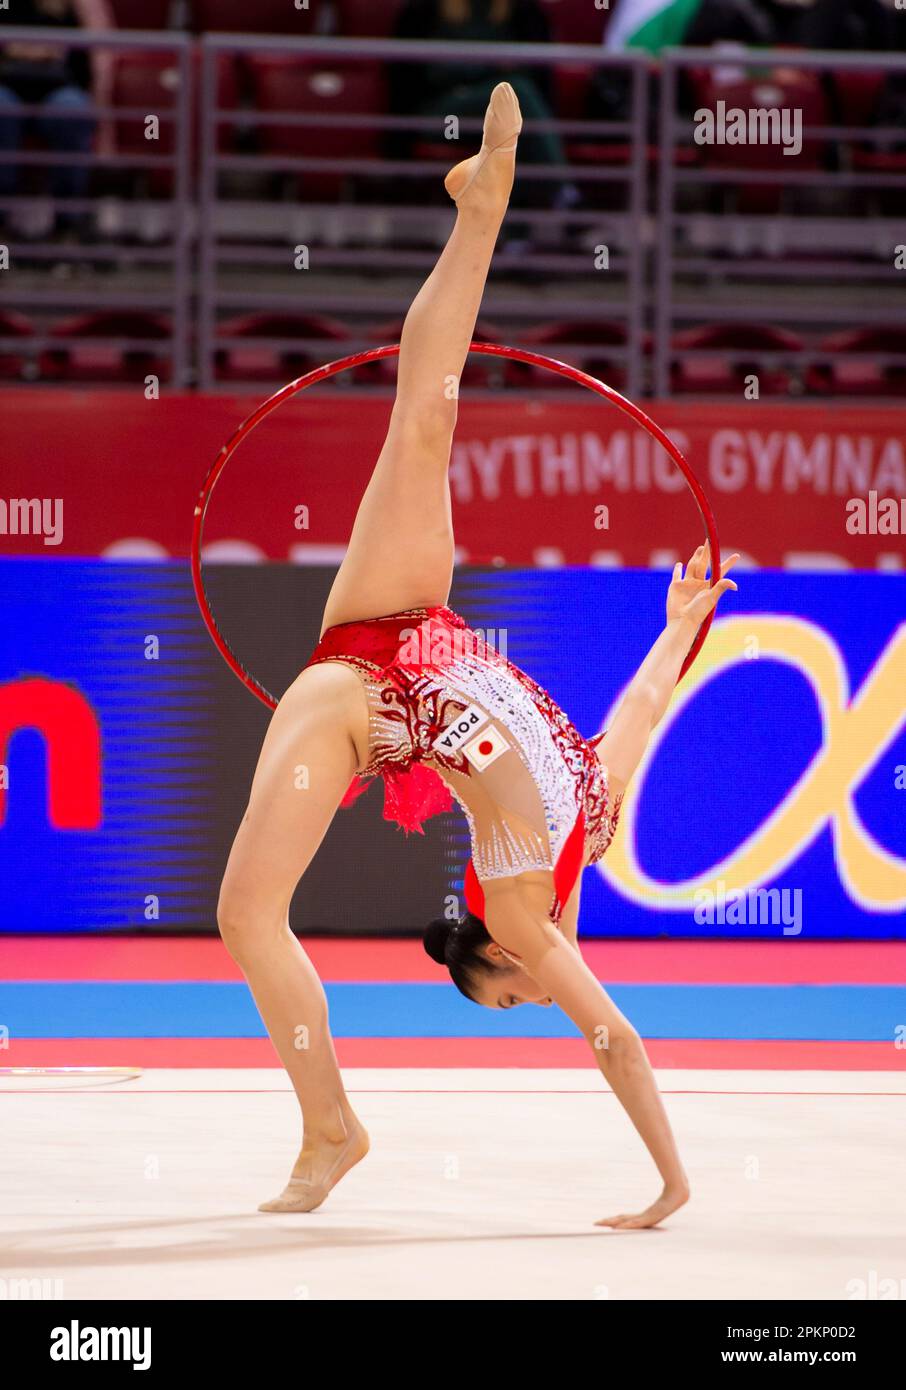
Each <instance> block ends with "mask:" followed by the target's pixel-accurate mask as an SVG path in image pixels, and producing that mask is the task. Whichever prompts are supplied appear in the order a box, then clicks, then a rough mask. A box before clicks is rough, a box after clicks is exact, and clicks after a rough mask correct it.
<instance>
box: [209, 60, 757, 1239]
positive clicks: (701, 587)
mask: <svg viewBox="0 0 906 1390" xmlns="http://www.w3.org/2000/svg"><path fill="white" fill-rule="evenodd" d="M521 126H522V118H521V114H520V111H519V104H518V101H517V99H516V94H515V92H514V91H513V89H512V87H511V86H509V84H507V83H501V84H500V85H499V86H497V87H496V88H495V90H494V92H493V94H492V96H491V100H490V104H489V106H488V111H487V115H486V117H485V125H484V139H483V144H482V147H481V150H480V152H479V153H478V154H477V155H474V156H473V157H472V158H470V159H466V160H464V161H463V162H462V163H460V164H458V165H457V166H456V167H455V168H454V169H453V170H452V171H451V172H450V173H449V174H448V175H447V178H446V189H447V191H448V193H449V194H450V196H451V197H452V199H453V201H454V202H455V204H456V207H457V217H456V222H455V225H454V228H453V231H452V234H451V236H450V239H449V241H448V242H447V245H446V247H445V248H444V251H443V253H442V254H441V256H440V259H439V261H438V263H437V265H436V266H435V268H434V270H433V271H432V273H431V275H430V276H429V278H428V280H427V281H426V283H425V284H424V285H423V287H422V289H421V290H420V292H419V294H418V295H417V297H416V299H415V300H414V302H413V304H412V306H411V308H410V310H409V314H408V316H407V318H406V322H405V326H404V329H403V334H402V341H401V345H400V352H399V371H398V382H397V393H396V400H395V403H394V406H393V411H392V414H391V417H390V423H389V430H388V434H387V438H386V441H385V443H384V446H383V449H382V451H381V454H380V456H379V458H378V460H377V463H376V465H375V468H374V472H373V474H372V477H371V480H370V482H369V484H368V487H367V488H366V490H365V493H364V496H363V498H362V501H361V504H360V506H359V509H358V513H357V516H356V519H355V524H354V526H353V529H352V535H351V538H350V542H349V547H348V550H347V552H346V555H345V558H344V560H343V563H342V565H341V566H340V569H339V572H338V573H337V576H336V579H335V581H334V584H333V587H332V589H331V591H330V595H329V597H328V600H327V605H326V608H325V612H324V621H323V626H322V629H321V636H320V641H319V643H318V646H317V647H316V649H315V651H314V653H313V655H312V657H311V658H310V660H309V662H308V663H307V665H306V666H305V668H304V669H303V671H302V672H301V674H300V675H299V676H298V677H297V679H296V680H295V681H294V682H293V684H292V685H291V686H290V687H289V689H288V690H287V692H286V694H285V695H284V696H283V699H282V700H281V701H280V703H279V705H278V707H277V709H276V711H275V712H274V715H273V718H272V720H271V723H270V725H269V727H268V731H267V734H266V736H265V739H264V744H263V747H262V750H261V755H260V759H259V762H258V766H257V768H256V771H255V775H254V778H253V781H252V787H251V792H250V796H249V803H248V807H247V809H246V812H245V815H244V817H243V819H242V823H241V824H240V826H239V829H238V831H237V834H236V838H235V840H234V843H233V847H232V850H231V852H230V856H229V860H228V863H227V867H226V870H225V873H224V878H223V883H222V886H221V892H220V901H219V905H218V923H219V926H220V931H221V935H222V937H223V940H224V942H225V944H226V946H227V948H228V950H229V951H230V953H231V955H232V956H233V958H234V959H235V960H236V962H237V963H238V965H239V966H240V968H241V970H242V972H243V974H244V975H245V977H246V979H247V981H248V984H249V987H250V989H251V991H252V994H253V996H254V998H255V1002H256V1004H257V1006H258V1009H259V1010H260V1013H261V1016H262V1018H263V1020H264V1023H265V1025H266V1027H267V1030H268V1033H269V1034H270V1037H271V1039H272V1041H273V1043H274V1046H275V1048H276V1050H277V1052H278V1054H279V1056H280V1059H281V1061H282V1063H283V1065H284V1066H285V1068H286V1070H287V1072H288V1074H289V1077H290V1080H291V1082H292V1084H293V1088H294V1090H295V1092H296V1096H297V1097H298V1100H299V1104H300V1107H301V1110H302V1122H303V1133H302V1144H301V1149H300V1152H299V1155H298V1157H297V1159H296V1162H295V1165H294V1167H293V1170H292V1173H291V1176H290V1178H289V1180H288V1182H287V1185H286V1187H285V1189H284V1191H283V1192H282V1194H281V1195H280V1196H279V1197H277V1198H275V1199H274V1200H272V1201H269V1202H265V1203H263V1204H262V1206H261V1207H260V1210H262V1211H268V1212H309V1211H314V1210H315V1208H316V1207H318V1206H320V1204H321V1203H322V1202H323V1201H324V1199H325V1198H326V1197H327V1195H328V1193H329V1192H330V1191H331V1189H332V1188H333V1187H334V1186H335V1185H336V1184H337V1183H338V1182H339V1181H340V1179H341V1178H342V1177H343V1175H344V1174H345V1173H347V1172H348V1171H349V1170H350V1169H351V1168H352V1167H353V1166H354V1165H355V1164H356V1163H358V1162H359V1161H360V1160H361V1159H362V1158H364V1156H365V1154H366V1153H367V1152H368V1147H369V1140H368V1135H367V1133H366V1131H365V1128H364V1126H363V1125H362V1123H361V1121H360V1120H359V1119H358V1117H357V1116H356V1114H355V1112H354V1111H353V1109H352V1106H351V1104H350V1102H349V1099H348V1097H347V1095H346V1092H345V1090H344V1086H343V1081H342V1078H341V1076H340V1071H339V1068H338V1066H337V1059H336V1055H335V1052H334V1046H333V1041H332V1039H331V1035H330V1030H329V1025H328V1012H327V1000H326V997H325V994H324V989H323V986H322V985H321V982H320V980H319V979H318V976H317V974H316V972H315V970H314V968H313V966H312V964H311V961H310V960H309V957H308V956H307V954H306V952H305V950H304V949H303V947H302V944H301V943H300V941H299V940H298V938H297V937H296V936H295V935H294V934H293V932H292V931H291V930H290V926H289V907H290V902H291V900H292V896H293V892H294V890H295V888H296V885H297V883H298V881H299V879H300V878H301V876H302V874H304V872H305V870H306V868H307V867H308V865H309V863H310V862H311V860H312V858H313V856H314V854H315V852H316V851H317V849H318V846H319V845H320V843H321V840H322V839H323V837H324V834H325V832H326V830H327V828H328V826H329V825H330V823H331V821H332V820H333V817H334V815H335V814H336V812H337V810H338V808H339V807H340V806H341V805H343V804H347V803H348V801H349V799H350V797H352V796H354V795H355V793H356V790H357V789H360V788H361V787H362V786H363V785H367V784H368V782H369V780H370V779H371V778H373V777H376V776H380V777H381V778H382V779H383V782H384V795H385V815H388V816H389V817H390V818H392V819H394V820H396V821H397V822H398V823H399V824H400V825H402V826H403V827H404V828H405V829H407V830H413V829H420V827H421V824H422V822H423V821H424V820H425V819H427V818H428V817H429V816H432V815H434V814H435V813H437V812H439V811H442V810H445V809H447V808H448V807H449V806H450V805H451V804H452V803H451V796H452V797H455V799H456V800H457V801H458V803H459V805H460V806H461V808H462V810H463V812H464V814H465V817H466V820H467V822H468V826H469V832H470V837H471V846H472V857H471V860H470V863H469V866H468V870H467V873H466V879H465V884H464V899H465V909H466V910H465V911H464V912H463V913H462V914H461V915H460V916H459V917H457V918H456V919H454V920H452V921H443V920H439V921H436V922H434V923H432V924H431V925H430V926H429V928H428V929H427V932H426V934H425V946H426V949H427V951H428V953H429V955H431V956H432V958H433V959H434V960H436V961H437V962H438V963H441V964H443V965H445V966H446V967H447V968H448V969H449V971H450V974H451V976H452V978H453V981H454V983H455V984H456V985H457V987H458V988H459V989H460V990H461V991H462V992H463V993H464V994H466V995H467V996H468V997H469V998H470V999H472V1000H474V1001H475V1002H476V1003H478V1004H482V1005H485V1006H487V1007H489V1008H493V1009H509V1008H513V1007H515V1006H516V1005H519V1004H528V1003H532V1004H550V1003H552V1002H553V1003H556V1004H558V1005H559V1006H560V1008H561V1009H562V1010H563V1011H564V1012H565V1013H566V1014H567V1015H568V1016H569V1017H570V1018H571V1019H572V1020H573V1022H574V1023H575V1024H576V1026H577V1028H578V1029H579V1030H580V1032H581V1033H582V1035H583V1037H584V1038H585V1039H586V1041H587V1042H588V1044H589V1046H590V1047H591V1049H592V1054H593V1057H594V1060H595V1063H596V1065H597V1066H598V1068H599V1069H600V1071H601V1073H602V1075H603V1076H604V1078H605V1080H606V1081H607V1082H608V1084H609V1085H610V1086H611V1088H612V1089H613V1091H614V1092H615V1094H616V1095H617V1097H618V1099H619V1100H620V1102H621V1104H622V1105H623V1107H624V1109H625V1110H626V1112H627V1114H628V1115H629V1118H630V1119H631V1121H632V1123H633V1124H634V1125H635V1127H636V1129H637V1131H638V1133H639V1135H640V1136H641V1138H642V1140H643V1142H644V1143H645V1145H646V1147H647V1149H648V1151H649V1153H650V1155H651V1158H652V1160H653V1162H654V1164H655V1166H656V1168H657V1170H658V1173H659V1175H660V1179H661V1182H662V1188H661V1191H660V1193H659V1195H658V1196H657V1197H656V1199H655V1200H654V1201H653V1202H652V1204H651V1205H650V1206H648V1207H647V1208H646V1210H644V1211H642V1212H639V1213H637V1214H634V1215H627V1214H621V1215H616V1216H610V1217H606V1218H604V1219H602V1220H600V1221H598V1222H597V1223H596V1224H597V1225H600V1226H611V1227H620V1228H637V1227H647V1226H654V1225H656V1224H657V1223H658V1222H660V1221H663V1220H664V1218H665V1217H667V1216H669V1215H670V1214H671V1213H672V1212H674V1211H676V1210H677V1208H679V1207H681V1206H682V1205H683V1204H684V1203H685V1202H686V1201H688V1198H689V1184H688V1180H687V1177H686V1174H685V1171H684V1169H683V1165H682V1162H681V1160H680V1156H679V1153H678V1151H677V1146H676V1143H675V1140H674V1137H673V1133H672V1131H671V1128H670V1123H669V1121H668V1118H667V1115H666V1112H665V1110H664V1106H663V1103H662V1101H661V1097H660V1095H659V1092H658V1089H657V1084H656V1082H655V1079H654V1074H653V1072H652V1070H651V1067H650V1065H649V1062H648V1058H647V1056H646V1053H645V1049H644V1046H643V1044H642V1041H641V1039H640V1037H639V1035H638V1033H637V1032H636V1031H635V1029H634V1028H633V1027H632V1025H631V1023H630V1022H629V1021H628V1020H627V1019H626V1018H625V1017H624V1016H623V1015H622V1014H621V1013H620V1011H619V1009H617V1008H616V1006H615V1005H614V1003H613V1002H612V1001H611V999H610V998H609V997H608V995H607V993H606V992H605V990H604V989H603V988H602V987H601V985H600V984H599V983H598V981H597V980H596V979H595V977H594V975H593V974H592V972H591V971H590V970H589V968H588V967H587V965H586V964H585V963H584V961H583V959H582V956H581V954H580V952H579V948H578V944H577V924H578V913H579V892H580V883H581V874H582V870H583V869H584V868H585V866H586V865H587V864H589V863H592V862H595V861H596V860H598V859H600V857H601V855H602V854H603V853H604V852H605V850H606V849H607V846H608V844H609V843H610V840H611V838H612V836H613V833H614V830H615V827H616V823H617V818H618V815H619V809H620V803H621V800H622V797H623V793H624V791H625V788H626V786H627V784H628V782H629V780H630V778H631V777H632V774H633V772H634V770H635V769H636V767H637V766H638V764H639V762H640V760H641V758H642V755H643V753H644V750H645V747H646V743H647V741H648V738H649V735H650V733H651V730H652V729H653V728H654V726H655V725H656V724H657V722H658V720H659V719H660V718H661V716H662V715H663V713H664V711H665V709H666V706H667V704H668V701H669V699H670V695H671V692H672V690H673V688H674V686H675V684H676V681H677V679H678V676H679V673H680V670H681V668H682V665H683V661H684V659H685V657H686V655H687V653H688V652H689V650H690V648H691V646H692V644H693V641H694V639H695V636H696V633H697V631H698V629H699V627H700V625H701V623H702V622H703V621H704V620H705V618H706V617H707V616H708V614H709V613H710V612H711V611H712V609H713V608H714V606H715V605H716V603H717V601H718V599H719V598H720V597H721V595H722V594H723V593H724V592H726V590H727V589H735V588H736V585H735V584H734V583H733V581H732V580H730V579H727V578H725V577H723V578H720V579H719V581H718V582H717V583H716V584H713V585H710V586H709V583H708V570H709V564H710V556H709V552H708V547H707V545H703V546H700V547H699V548H698V549H697V550H696V551H695V554H694V555H693V556H692V558H691V560H690V561H689V564H688V566H687V567H686V569H685V573H684V572H683V566H682V565H677V567H676V569H675V570H674V573H673V578H672V581H671V583H670V586H669V589H668V591H667V621H666V626H665V628H664V631H663V632H662V633H661V635H660V636H659V637H658V639H657V641H656V642H655V644H654V646H653V647H652V648H651V651H650V652H649V654H648V656H647V657H646V658H645V660H644V662H643V663H642V666H641V668H640V669H639V671H638V673H637V675H636V676H635V678H634V679H633V680H632V682H631V684H630V685H629V687H628V689H627V691H626V693H625V695H624V697H623V699H622V701H621V703H620V705H619V708H618V710H617V713H616V715H615V717H614V719H613V721H612V722H611V725H610V728H609V729H608V730H607V731H606V733H604V734H602V735H599V736H598V737H597V738H596V739H593V740H591V741H587V740H585V739H584V738H582V736H581V735H580V734H579V733H578V732H577V730H576V729H575V728H574V727H573V725H572V724H571V723H570V721H569V719H568V718H567V717H566V715H565V714H564V713H563V711H562V710H561V709H559V707H558V706H557V705H556V704H555V703H554V701H553V700H552V699H551V698H550V696H549V695H548V694H547V693H546V692H545V691H544V690H542V689H541V688H540V686H538V685H537V684H536V683H535V682H534V681H532V680H531V679H530V677H529V676H527V675H526V674H525V673H524V672H523V671H520V670H519V669H518V667H516V666H514V665H512V664H511V663H510V662H509V661H507V660H506V659H505V658H504V657H503V656H501V655H499V654H498V653H497V652H495V651H494V650H492V649H491V648H490V647H489V646H487V645H486V644H485V643H484V642H483V641H482V640H481V638H480V637H479V635H478V634H477V633H474V632H471V631H470V630H469V629H468V628H467V627H466V626H465V624H464V623H463V620H462V619H461V618H460V617H459V616H458V615H457V614H455V613H453V612H451V610H450V609H449V608H447V606H446V602H447V598H448V595H449V590H450V583H451V578H452V571H453V554H454V544H453V528H452V519H451V499H450V491H449V483H448V465H449V457H450V448H451V442H452V437H453V430H454V426H455V424H456V415H457V394H458V392H457V389H456V388H457V387H458V383H459V378H460V375H461V373H462V370H463V367H464V365H465V361H466V356H467V354H468V350H469V344H470V342H471V339H472V333H473V330H474V327H475V322H476V318H477V316H478V310H479V305H480V303H481V298H482V293H483V290H484V285H485V281H486V279H487V274H488V270H489V267H490V262H491V257H492V255H493V251H494V246H495V243H496V241H497V237H498V233H499V231H500V227H501V223H502V221H503V217H504V214H505V212H506V208H507V204H508V201H509V196H510V192H511V189H512V186H513V180H514V175H515V152H516V143H517V139H518V136H519V132H520V129H521ZM737 558H738V557H736V556H732V557H731V558H730V560H729V561H728V562H727V564H726V567H725V571H724V573H726V570H729V569H730V567H731V566H732V565H733V564H734V563H735V561H736V559H737ZM300 767H304V768H305V769H306V770H307V773H308V776H307V779H302V780H303V782H304V784H305V789H304V790H302V789H300V785H299V783H300V779H299V777H298V770H299V768H300Z"/></svg>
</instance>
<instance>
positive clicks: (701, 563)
mask: <svg viewBox="0 0 906 1390" xmlns="http://www.w3.org/2000/svg"><path fill="white" fill-rule="evenodd" d="M738 559H739V556H738V555H731V556H730V558H729V559H728V560H727V562H726V564H725V565H724V567H723V574H724V575H726V573H727V571H728V570H730V569H732V567H733V566H734V565H735V564H736V561H737V560H738ZM709 560H710V556H709V551H708V546H707V544H705V545H700V546H699V547H698V549H697V550H696V552H695V554H694V555H693V556H692V559H691V560H690V561H689V564H688V566H687V567H686V574H685V577H684V576H683V567H682V565H677V566H676V568H675V569H674V571H673V578H672V579H671V582H670V587H669V589H668V590H667V623H666V626H665V628H664V630H663V632H662V633H661V635H660V637H658V639H657V641H656V642H655V644H654V646H653V647H652V648H651V651H650V652H649V653H648V655H647V656H646V657H645V660H644V661H643V662H642V664H641V666H640V667H639V669H638V671H637V672H636V674H635V676H634V677H633V679H632V681H631V682H630V684H629V686H628V687H627V689H626V693H625V694H624V696H623V699H622V700H621V701H620V705H619V708H618V710H617V712H616V714H615V716H614V718H613V721H612V723H611V725H610V728H609V729H608V730H607V733H606V734H605V735H604V737H603V738H602V739H601V740H600V741H599V742H598V744H597V746H596V749H595V751H596V752H597V755H598V757H599V759H600V761H601V762H602V763H603V765H604V766H605V767H606V768H607V774H608V780H609V786H610V791H611V795H612V796H618V795H620V794H621V793H622V792H624V791H625V790H626V787H627V786H628V785H629V782H630V780H631V779H632V775H633V773H634V772H635V770H636V768H637V767H638V765H639V763H640V762H641V760H642V757H643V755H644V752H645V749H646V747H647V745H648V739H649V738H650V736H651V731H652V729H654V728H655V727H656V725H657V724H659V723H660V721H661V719H662V718H663V716H664V713H665V711H666V709H667V706H668V705H669V703H670V697H671V695H672V694H673V691H674V689H675V688H676V683H677V681H678V680H679V673H680V671H681V670H682V666H683V662H684V661H685V659H686V657H687V656H688V654H689V649H690V648H691V646H692V643H693V642H694V640H695V635H696V633H697V632H698V629H699V628H700V627H701V625H702V623H703V622H704V620H705V618H706V617H707V616H708V614H709V613H710V612H711V610H712V608H715V607H716V605H717V601H718V599H720V598H721V597H722V595H723V594H725V593H726V592H727V590H728V589H735V588H736V585H735V584H734V583H733V581H732V579H726V578H722V579H721V580H720V581H719V582H718V583H717V584H715V585H714V587H713V588H710V587H709V585H708V580H707V573H708V564H709Z"/></svg>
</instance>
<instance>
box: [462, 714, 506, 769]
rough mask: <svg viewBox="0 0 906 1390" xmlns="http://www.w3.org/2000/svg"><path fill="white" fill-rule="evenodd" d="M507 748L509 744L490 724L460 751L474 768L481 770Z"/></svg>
mask: <svg viewBox="0 0 906 1390" xmlns="http://www.w3.org/2000/svg"><path fill="white" fill-rule="evenodd" d="M509 748H510V745H509V744H508V743H507V741H506V739H505V738H504V737H503V734H500V733H498V732H497V730H496V729H495V728H494V727H493V725H492V726H491V728H489V729H485V731H484V733H481V734H478V735H476V737H475V738H473V739H472V740H471V741H470V742H469V743H467V744H465V745H464V747H463V750H462V751H463V753H465V755H466V757H467V758H468V760H469V762H470V763H471V764H472V766H473V767H474V768H475V770H476V771H477V772H483V771H484V769H485V768H486V767H490V765H491V763H493V762H495V761H496V760H497V759H498V758H499V757H500V755H501V753H508V752H509Z"/></svg>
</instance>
